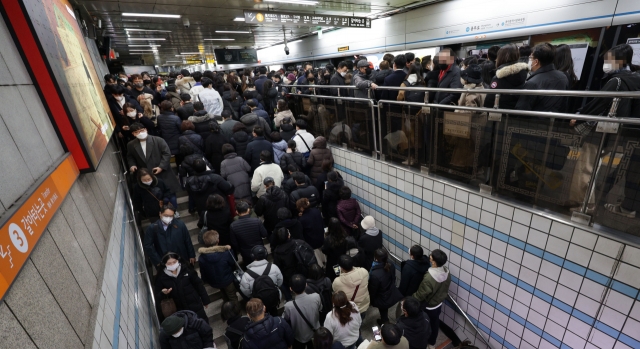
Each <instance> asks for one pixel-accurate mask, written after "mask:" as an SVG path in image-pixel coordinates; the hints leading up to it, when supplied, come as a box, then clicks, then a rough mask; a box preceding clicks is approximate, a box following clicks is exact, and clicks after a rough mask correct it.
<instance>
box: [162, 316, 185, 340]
mask: <svg viewBox="0 0 640 349" xmlns="http://www.w3.org/2000/svg"><path fill="white" fill-rule="evenodd" d="M184 323H185V320H184V319H183V318H181V317H179V316H173V315H172V316H169V317H168V318H166V319H164V321H162V325H161V326H162V330H163V331H164V332H165V333H166V334H168V335H172V334H174V333H176V332H178V331H180V329H181V328H183V327H184Z"/></svg>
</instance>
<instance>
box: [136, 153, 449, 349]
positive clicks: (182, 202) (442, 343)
mask: <svg viewBox="0 0 640 349" xmlns="http://www.w3.org/2000/svg"><path fill="white" fill-rule="evenodd" d="M172 160H173V159H172ZM171 166H172V168H173V170H174V172H175V173H176V176H177V168H176V167H175V163H174V162H173V161H172V162H171ZM176 196H177V198H178V200H177V201H178V207H177V212H178V213H179V214H180V218H179V219H180V220H182V221H183V222H184V224H185V225H186V226H187V229H189V233H190V234H191V242H192V243H193V247H194V249H195V251H196V264H195V270H196V271H197V272H198V275H200V266H199V265H198V262H197V260H198V257H199V256H200V253H198V249H199V248H200V247H203V246H202V245H201V244H200V243H199V242H198V233H199V232H200V229H199V228H198V225H197V224H198V215H197V214H196V213H194V214H190V213H189V206H188V205H189V204H188V194H187V192H186V191H181V192H179V193H176ZM149 224H150V222H149V220H148V219H146V220H143V221H142V222H141V227H142V230H141V232H144V231H145V230H146V228H147V226H149ZM264 244H265V247H266V248H267V251H268V252H269V256H268V257H267V259H268V260H269V261H271V260H272V255H271V248H270V245H269V241H268V240H266V239H265V240H264ZM238 263H240V265H243V264H242V256H239V260H238ZM152 269H153V268H152ZM153 273H154V274H153V275H154V276H155V269H154V270H153ZM152 284H153V280H152ZM204 287H205V289H206V290H207V294H208V295H209V299H210V300H211V303H209V306H208V307H207V309H205V312H206V314H207V316H208V317H209V324H210V325H211V328H212V329H213V338H214V342H215V344H216V347H217V348H218V349H227V343H226V342H225V339H224V336H223V335H224V332H225V329H226V328H227V324H226V323H225V322H224V321H222V318H221V316H220V310H221V308H222V303H223V300H222V293H221V291H220V290H219V289H217V288H213V287H211V286H210V285H208V284H206V283H205V284H204ZM238 299H239V300H240V302H241V308H242V309H244V302H243V301H242V297H241V296H240V295H239V294H238ZM284 303H285V302H284V299H283V300H282V301H281V302H280V306H279V307H278V313H279V314H282V312H283V311H284ZM243 313H244V314H245V315H246V313H245V311H244V310H243ZM378 318H380V316H379V313H378V309H377V308H374V307H370V308H369V309H368V310H367V316H366V318H365V319H364V321H363V323H362V327H361V332H362V337H363V338H364V339H368V340H373V333H372V330H371V328H372V327H373V326H378V324H377V323H376V319H378ZM389 320H390V321H391V322H395V320H396V311H395V308H393V309H390V310H389ZM321 325H322V324H321ZM435 347H436V349H450V348H453V345H452V344H451V340H450V339H449V338H447V336H446V335H444V334H443V333H442V331H440V333H439V336H438V341H437V342H436V346H435Z"/></svg>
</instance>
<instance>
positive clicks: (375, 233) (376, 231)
mask: <svg viewBox="0 0 640 349" xmlns="http://www.w3.org/2000/svg"><path fill="white" fill-rule="evenodd" d="M364 233H365V234H367V235H369V236H378V234H380V229H378V228H376V227H373V228H370V229H367V231H365V232H364Z"/></svg>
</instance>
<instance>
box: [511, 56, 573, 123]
mask: <svg viewBox="0 0 640 349" xmlns="http://www.w3.org/2000/svg"><path fill="white" fill-rule="evenodd" d="M554 58H555V49H554V48H553V46H552V45H551V44H549V43H543V44H538V45H536V46H535V47H534V48H533V50H532V52H531V55H530V56H529V63H528V64H529V70H531V74H529V77H528V78H527V81H526V82H525V84H524V89H525V90H566V89H568V88H569V79H567V76H566V75H565V74H564V73H563V72H561V71H559V70H556V67H555V65H554V64H553V61H554ZM566 102H567V97H564V96H527V95H522V96H520V99H519V100H518V104H516V109H518V110H532V111H545V112H555V113H561V112H564V111H565V108H566Z"/></svg>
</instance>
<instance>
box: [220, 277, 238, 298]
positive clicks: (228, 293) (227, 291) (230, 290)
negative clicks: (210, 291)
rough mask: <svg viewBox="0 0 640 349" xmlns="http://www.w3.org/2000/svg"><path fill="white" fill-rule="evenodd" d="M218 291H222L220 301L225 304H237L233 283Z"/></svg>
mask: <svg viewBox="0 0 640 349" xmlns="http://www.w3.org/2000/svg"><path fill="white" fill-rule="evenodd" d="M220 291H222V292H221V293H222V299H223V300H224V301H225V302H227V301H231V302H237V301H238V295H237V294H236V286H235V285H234V284H233V282H230V283H229V284H228V285H227V286H226V287H224V288H221V289H220Z"/></svg>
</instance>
